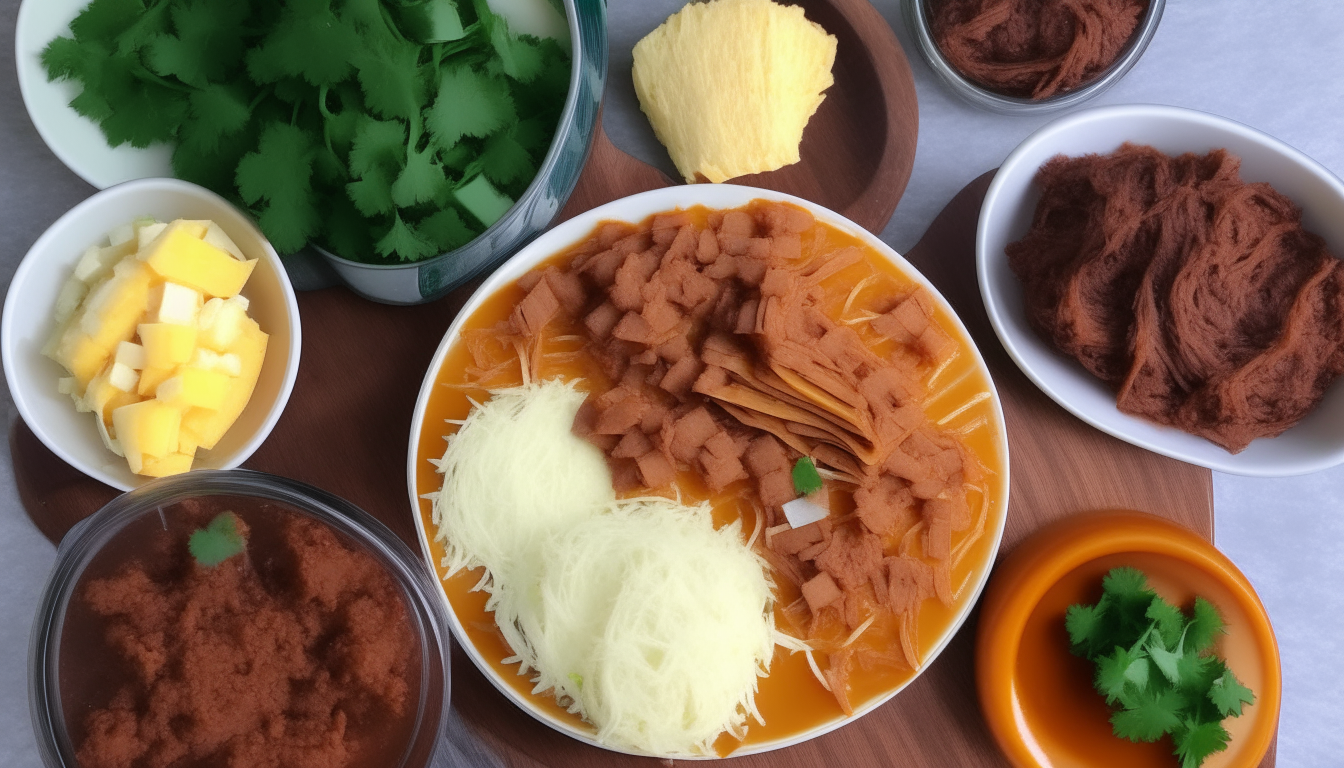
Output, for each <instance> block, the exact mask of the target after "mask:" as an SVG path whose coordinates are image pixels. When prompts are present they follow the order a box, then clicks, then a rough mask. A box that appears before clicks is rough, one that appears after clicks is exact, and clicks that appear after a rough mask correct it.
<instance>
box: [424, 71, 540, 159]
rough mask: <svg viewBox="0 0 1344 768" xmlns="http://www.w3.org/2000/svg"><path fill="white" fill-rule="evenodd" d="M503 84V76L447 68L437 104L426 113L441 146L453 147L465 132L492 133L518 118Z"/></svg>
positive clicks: (434, 135)
mask: <svg viewBox="0 0 1344 768" xmlns="http://www.w3.org/2000/svg"><path fill="white" fill-rule="evenodd" d="M502 85H503V82H502V81H501V80H500V79H499V78H494V77H490V76H489V75H485V74H482V73H480V72H476V71H474V70H472V69H471V68H469V67H466V66H459V67H453V68H450V69H445V70H444V71H443V73H442V74H441V75H440V76H439V90H438V94H437V95H436V97H435V99H434V106H432V107H430V109H429V111H428V112H427V113H426V114H425V125H426V126H427V127H428V128H429V131H430V134H431V135H432V136H433V137H434V141H435V143H436V144H438V146H439V148H440V149H443V150H449V149H452V148H453V146H454V145H456V144H457V142H458V140H459V139H461V138H462V137H463V136H476V137H481V136H488V135H490V134H492V133H494V132H496V131H499V130H500V129H502V128H504V127H505V126H507V125H508V124H509V123H512V122H514V121H515V120H517V114H516V113H515V112H514V107H513V100H512V98H510V96H509V92H508V89H507V88H504V87H501V86H502Z"/></svg>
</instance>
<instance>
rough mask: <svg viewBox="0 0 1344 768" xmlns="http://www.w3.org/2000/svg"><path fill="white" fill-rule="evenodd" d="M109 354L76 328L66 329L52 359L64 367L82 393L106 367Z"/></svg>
mask: <svg viewBox="0 0 1344 768" xmlns="http://www.w3.org/2000/svg"><path fill="white" fill-rule="evenodd" d="M111 356H112V355H111V353H110V352H109V351H108V350H107V349H106V348H105V347H102V346H99V345H98V343H97V342H95V341H94V340H93V338H92V337H91V336H89V335H88V334H86V333H81V332H80V330H79V329H78V328H68V329H66V332H65V334H64V335H63V336H62V337H61V340H60V343H59V344H57V346H56V352H55V354H53V355H52V358H53V359H54V360H55V361H56V362H58V363H60V364H61V365H63V366H65V369H66V370H67V371H69V372H70V373H71V375H73V376H74V377H75V382H76V383H77V384H78V385H79V387H78V389H79V391H81V392H83V391H84V390H85V389H86V388H87V387H88V386H89V382H90V381H91V380H92V379H93V377H94V376H97V375H98V373H99V372H100V371H102V370H103V368H105V367H106V366H107V361H108V358H110V357H111Z"/></svg>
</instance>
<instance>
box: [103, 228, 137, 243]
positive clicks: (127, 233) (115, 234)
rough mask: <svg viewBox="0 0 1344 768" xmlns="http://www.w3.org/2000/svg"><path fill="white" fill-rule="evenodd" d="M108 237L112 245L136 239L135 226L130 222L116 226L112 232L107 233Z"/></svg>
mask: <svg viewBox="0 0 1344 768" xmlns="http://www.w3.org/2000/svg"><path fill="white" fill-rule="evenodd" d="M107 239H108V242H110V243H111V244H112V245H121V244H122V243H127V242H130V241H131V240H134V239H135V227H133V226H131V224H129V223H127V224H122V225H120V226H117V227H114V228H113V229H112V231H111V232H108V233H107Z"/></svg>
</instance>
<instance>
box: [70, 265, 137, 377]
mask: <svg viewBox="0 0 1344 768" xmlns="http://www.w3.org/2000/svg"><path fill="white" fill-rule="evenodd" d="M152 279H153V274H152V273H151V272H150V271H149V270H148V269H146V268H145V266H144V265H143V264H140V263H139V262H137V261H136V260H135V259H132V258H128V259H123V260H122V261H121V262H120V263H118V264H117V266H115V267H113V269H112V277H111V278H110V279H109V280H107V281H106V282H104V283H102V284H100V285H99V286H98V287H97V288H94V289H93V291H92V292H91V293H90V294H89V297H88V299H86V300H85V303H84V311H83V313H82V314H80V315H79V316H78V317H79V320H78V322H77V323H76V322H74V321H73V319H72V322H71V328H70V331H74V330H76V329H77V330H79V331H80V332H83V333H85V334H87V335H88V336H89V337H91V338H92V339H93V341H94V343H95V344H97V345H98V346H99V347H102V348H103V349H105V350H107V351H108V352H111V351H112V350H113V349H114V348H115V347H116V346H117V343H118V342H122V341H129V340H130V339H131V338H133V337H134V336H135V327H136V326H137V325H139V323H140V318H141V316H142V315H144V313H145V307H146V306H147V304H148V300H149V289H150V283H151V282H152ZM68 332H69V331H67V333H68ZM72 373H73V371H72Z"/></svg>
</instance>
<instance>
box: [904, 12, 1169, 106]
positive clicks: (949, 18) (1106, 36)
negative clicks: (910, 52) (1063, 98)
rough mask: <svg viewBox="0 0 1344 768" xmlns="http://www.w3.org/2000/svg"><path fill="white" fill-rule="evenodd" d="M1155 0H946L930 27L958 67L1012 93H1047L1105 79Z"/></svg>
mask: <svg viewBox="0 0 1344 768" xmlns="http://www.w3.org/2000/svg"><path fill="white" fill-rule="evenodd" d="M1147 7H1148V2H1147V0H938V2H936V3H933V4H932V11H931V14H930V22H929V26H930V28H931V31H932V33H933V39H934V40H935V41H936V42H937V43H938V48H939V50H941V51H942V53H943V56H944V57H945V58H946V59H947V61H948V63H949V64H951V65H952V66H953V67H954V68H955V69H957V71H959V72H961V74H963V75H964V76H966V77H967V78H969V79H971V80H974V81H976V82H978V83H980V84H982V85H984V86H986V87H988V88H990V89H992V90H994V91H998V92H999V93H1002V94H1004V95H1007V96H1019V97H1023V98H1031V99H1044V98H1048V97H1050V96H1054V95H1056V94H1061V93H1066V92H1068V91H1071V90H1074V89H1075V88H1078V87H1079V86H1081V85H1084V84H1086V83H1088V82H1090V81H1091V80H1093V79H1095V78H1096V77H1098V76H1099V75H1100V74H1101V73H1102V72H1103V71H1105V70H1106V68H1107V67H1109V66H1110V65H1111V64H1112V63H1113V62H1114V61H1115V60H1116V59H1117V58H1118V57H1119V56H1120V52H1121V51H1122V50H1123V49H1124V47H1125V44H1126V43H1128V42H1129V39H1130V37H1131V36H1132V35H1133V34H1134V28H1135V27H1136V26H1138V23H1139V18H1140V17H1142V16H1143V13H1144V11H1145V10H1146V9H1147Z"/></svg>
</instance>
